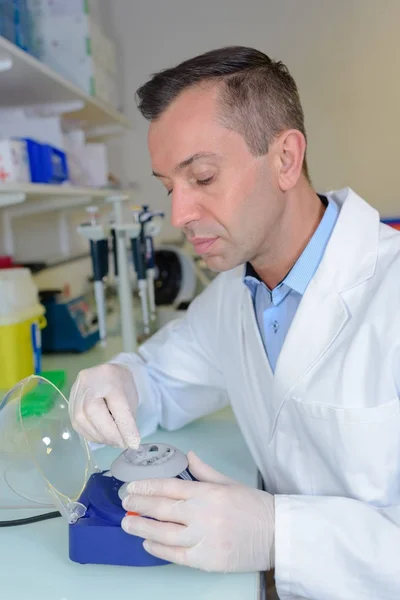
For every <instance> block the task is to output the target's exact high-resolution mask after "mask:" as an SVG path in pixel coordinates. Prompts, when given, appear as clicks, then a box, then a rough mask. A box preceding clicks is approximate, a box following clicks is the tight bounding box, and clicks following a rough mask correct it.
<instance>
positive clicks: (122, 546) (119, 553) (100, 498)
mask: <svg viewBox="0 0 400 600" xmlns="http://www.w3.org/2000/svg"><path fill="white" fill-rule="evenodd" d="M121 485H122V482H121V481H119V480H118V479H115V478H114V477H110V476H108V475H105V474H104V473H94V474H93V475H92V476H91V477H90V479H89V481H88V483H87V485H86V487H85V489H84V491H83V493H82V495H81V497H80V502H81V503H82V504H84V506H86V507H87V511H86V514H85V516H84V517H81V518H80V519H79V520H78V521H77V522H76V523H74V524H73V525H70V526H69V557H70V559H71V560H72V561H74V562H77V563H83V564H101V565H120V566H127V567H128V566H131V567H153V566H157V565H165V564H168V563H167V562H166V561H164V560H160V559H159V558H156V557H154V556H152V555H151V554H149V553H148V552H146V550H145V549H144V548H143V539H142V538H139V537H136V536H133V535H129V534H128V533H125V531H124V530H123V529H122V527H121V521H122V519H123V518H124V516H125V514H126V511H125V510H124V508H123V507H122V505H121V500H120V498H119V496H118V490H119V488H120V487H121Z"/></svg>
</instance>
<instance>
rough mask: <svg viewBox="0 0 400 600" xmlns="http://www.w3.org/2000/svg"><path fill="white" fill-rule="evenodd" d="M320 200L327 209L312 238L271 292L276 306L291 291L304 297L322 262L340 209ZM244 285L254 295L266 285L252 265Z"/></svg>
mask: <svg viewBox="0 0 400 600" xmlns="http://www.w3.org/2000/svg"><path fill="white" fill-rule="evenodd" d="M320 198H321V201H322V202H324V201H325V202H324V204H326V202H327V208H326V210H325V212H324V214H323V216H322V219H321V221H320V223H319V225H318V227H317V229H316V230H315V232H314V234H313V236H312V238H311V239H310V241H309V242H308V244H307V246H306V247H305V248H304V250H303V252H302V253H301V255H300V256H299V258H298V259H297V261H296V263H295V264H294V265H293V267H292V269H291V270H290V271H289V273H288V274H287V275H286V277H285V278H284V279H283V281H282V282H281V283H280V284H279V285H278V286H276V288H275V289H274V290H272V292H271V290H269V291H270V292H271V294H272V299H273V301H274V304H278V303H279V302H281V301H282V300H283V299H284V298H285V297H286V296H287V294H288V293H289V292H290V290H294V291H296V292H298V293H299V294H301V295H303V294H304V292H305V291H306V289H307V286H308V284H309V283H310V281H311V279H312V277H313V275H314V273H315V272H316V270H317V268H318V266H319V264H320V262H321V259H322V256H323V254H324V252H325V248H326V246H327V244H328V241H329V238H330V236H331V233H332V231H333V229H334V227H335V223H336V220H337V217H338V214H339V208H338V206H337V204H336V203H335V202H334V201H333V200H329V201H327V200H326V198H325V197H324V196H323V197H321V196H320ZM244 283H245V284H246V285H247V287H248V288H249V289H250V291H251V292H252V294H254V293H255V290H256V288H257V287H258V285H259V284H262V285H265V284H264V283H263V282H262V281H261V280H260V278H259V276H258V274H257V273H256V271H255V270H254V269H253V267H252V266H251V265H250V263H247V264H246V269H245V275H244ZM265 287H267V286H265ZM267 289H268V288H267ZM278 289H279V292H278ZM274 295H276V296H277V297H276V299H275V298H274Z"/></svg>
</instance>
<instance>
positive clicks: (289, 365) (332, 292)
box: [275, 188, 379, 400]
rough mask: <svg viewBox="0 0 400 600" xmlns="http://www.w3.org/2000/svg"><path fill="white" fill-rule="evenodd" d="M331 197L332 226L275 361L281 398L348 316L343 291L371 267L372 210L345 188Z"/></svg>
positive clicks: (375, 225)
mask: <svg viewBox="0 0 400 600" xmlns="http://www.w3.org/2000/svg"><path fill="white" fill-rule="evenodd" d="M328 196H329V194H328ZM333 197H334V199H335V201H337V202H338V203H339V204H340V205H341V211H340V215H339V218H338V221H337V223H336V227H335V229H334V231H333V233H332V236H331V239H330V241H329V243H328V246H327V248H326V251H325V255H324V257H323V259H322V261H321V264H320V266H319V268H318V270H317V272H316V274H315V275H314V277H313V279H312V281H311V282H310V284H309V286H308V288H307V290H306V292H305V294H304V296H303V299H302V301H301V303H300V306H299V308H298V310H297V313H296V315H295V317H294V319H293V322H292V325H291V327H290V329H289V332H288V334H287V337H286V340H285V343H284V345H283V347H282V350H281V354H280V356H279V359H278V362H277V365H276V370H275V392H276V393H277V394H278V397H280V398H281V399H282V400H284V398H285V397H286V396H287V395H288V394H289V393H290V391H291V390H292V389H293V387H294V386H295V384H296V382H298V381H299V380H300V379H301V378H302V377H303V376H304V375H305V374H306V373H307V372H308V371H309V370H310V369H312V368H313V367H314V366H315V365H316V364H317V363H318V361H319V360H320V359H321V358H322V356H323V355H324V353H325V352H326V351H327V350H328V349H329V347H330V346H331V345H332V344H333V342H334V341H335V339H336V338H337V336H338V335H339V334H340V333H341V332H342V331H343V329H344V327H345V326H346V323H347V322H348V321H349V319H350V313H349V311H348V309H347V304H346V302H345V296H346V291H347V290H349V289H350V288H354V287H355V286H357V285H359V284H360V283H362V282H364V281H366V279H368V278H369V277H371V276H372V275H373V272H374V269H375V265H376V260H377V247H378V236H379V215H378V213H377V211H375V209H373V208H371V207H370V206H369V205H368V204H366V203H365V202H364V201H363V200H362V199H361V198H359V197H358V196H357V195H356V194H355V193H354V192H353V191H352V190H350V189H348V188H347V189H346V190H342V192H340V193H339V194H336V195H334V196H333Z"/></svg>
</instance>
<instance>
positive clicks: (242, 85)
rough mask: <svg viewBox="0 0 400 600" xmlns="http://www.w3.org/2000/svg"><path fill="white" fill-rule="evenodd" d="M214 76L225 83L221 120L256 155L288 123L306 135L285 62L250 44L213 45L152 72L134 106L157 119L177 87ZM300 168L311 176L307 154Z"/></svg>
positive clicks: (137, 93) (263, 151)
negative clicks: (207, 49)
mask: <svg viewBox="0 0 400 600" xmlns="http://www.w3.org/2000/svg"><path fill="white" fill-rule="evenodd" d="M213 81H215V82H216V83H217V82H221V83H222V84H223V85H222V87H221V93H220V109H221V113H220V116H221V120H222V123H223V124H224V126H225V127H228V128H229V129H232V130H235V131H237V132H238V133H240V134H241V135H243V137H244V139H245V140H246V142H247V145H248V147H249V148H250V150H251V152H253V154H255V155H256V156H260V155H263V154H266V153H267V152H268V149H269V145H270V143H271V142H272V140H273V139H274V137H276V136H277V135H278V134H279V133H281V132H282V131H284V130H286V129H297V130H299V131H301V133H302V134H303V135H304V137H305V139H307V136H306V131H305V126H304V113H303V108H302V106H301V102H300V97H299V93H298V90H297V86H296V83H295V81H294V79H293V77H292V76H291V75H290V73H289V70H288V68H287V67H286V66H285V65H284V64H283V63H282V62H280V61H275V60H272V59H271V58H269V56H267V55H266V54H264V53H263V52H260V51H259V50H255V49H254V48H246V47H243V46H228V47H225V48H220V49H217V50H211V51H210V52H206V53H204V54H201V55H199V56H196V57H194V58H190V59H189V60H186V61H184V62H182V63H181V64H179V65H178V66H176V67H172V68H169V69H165V70H163V71H160V72H159V73H155V74H154V75H153V76H152V78H151V79H150V80H149V81H148V82H147V83H145V84H144V85H142V86H141V87H140V88H139V89H138V90H137V92H136V98H137V103H138V108H139V110H140V112H141V113H142V115H143V116H144V117H145V118H146V119H148V120H150V121H154V120H157V119H158V117H160V115H161V114H162V113H163V112H164V111H165V110H166V109H167V108H168V106H169V105H170V104H171V103H172V102H173V100H175V99H176V98H177V96H178V95H179V94H180V93H181V92H183V91H184V90H186V89H188V88H190V87H194V86H196V85H199V84H202V83H207V82H213ZM303 172H304V174H305V176H306V177H307V179H308V180H309V179H310V178H309V173H308V167H307V160H306V157H304V163H303Z"/></svg>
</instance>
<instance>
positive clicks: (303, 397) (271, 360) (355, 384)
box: [70, 47, 400, 600]
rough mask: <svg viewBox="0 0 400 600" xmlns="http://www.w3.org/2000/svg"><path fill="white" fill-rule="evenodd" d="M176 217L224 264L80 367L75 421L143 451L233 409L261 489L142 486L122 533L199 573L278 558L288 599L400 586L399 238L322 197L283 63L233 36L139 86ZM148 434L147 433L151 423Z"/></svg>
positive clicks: (157, 168) (354, 205)
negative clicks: (159, 431) (150, 439)
mask: <svg viewBox="0 0 400 600" xmlns="http://www.w3.org/2000/svg"><path fill="white" fill-rule="evenodd" d="M138 98H139V108H140V110H141V112H142V114H143V115H144V116H145V117H146V118H147V119H148V120H149V121H150V129H149V139H148V141H149V149H150V155H151V160H152V166H153V171H154V173H153V174H154V175H155V177H157V178H158V179H159V180H160V181H161V183H162V184H163V185H164V186H165V188H166V190H167V192H168V194H169V196H170V198H171V203H172V222H173V224H174V225H175V226H176V227H179V228H182V229H183V231H184V232H185V234H186V236H187V239H188V240H189V241H190V242H191V243H192V244H193V245H194V248H195V250H196V251H197V252H198V253H200V254H201V255H202V256H203V258H204V260H205V261H206V263H207V265H208V267H210V268H211V269H213V270H215V271H221V272H222V273H221V274H220V275H219V276H218V277H217V278H216V279H215V280H214V281H213V283H212V284H211V285H210V286H209V287H208V288H207V289H206V290H205V292H203V294H201V296H199V297H198V298H197V299H196V300H195V301H194V302H193V303H192V304H191V306H190V307H189V309H188V311H187V315H186V317H185V318H183V319H182V320H180V321H177V322H174V323H171V324H169V325H168V326H167V327H165V328H163V329H162V330H161V331H159V332H158V333H157V334H156V335H155V336H153V338H151V339H150V340H149V341H148V342H146V343H145V344H144V345H143V346H142V347H141V349H140V351H139V353H138V355H124V354H123V355H120V356H118V357H116V359H115V360H114V361H112V364H107V365H102V366H99V367H95V368H93V369H89V370H86V371H83V372H81V374H80V375H79V377H78V379H77V381H76V382H75V384H74V387H73V390H72V392H71V404H70V410H71V417H72V421H73V424H74V426H75V427H76V429H77V430H78V431H80V432H81V433H82V434H83V435H85V436H86V438H87V439H89V440H94V441H98V442H103V443H107V444H113V445H119V446H131V447H137V445H138V443H139V440H140V436H139V433H138V429H137V426H136V422H135V414H136V410H137V408H138V405H139V408H138V417H139V416H140V422H141V423H142V424H143V425H141V428H142V427H143V428H142V431H145V430H146V431H150V430H154V429H155V428H156V427H157V425H158V424H161V425H162V426H164V427H166V428H170V429H174V428H178V427H181V426H183V425H185V424H186V423H188V422H190V421H192V420H193V419H196V418H198V417H200V416H202V415H205V414H206V413H210V412H211V411H214V410H217V409H219V408H221V407H223V406H225V405H227V404H228V403H230V404H231V405H232V408H233V410H234V412H235V415H236V417H237V420H238V423H239V425H240V427H241V430H242V432H243V435H244V437H245V439H246V441H247V444H248V446H249V448H250V450H251V452H252V455H253V457H254V460H255V461H256V463H257V466H258V468H259V470H260V472H261V474H262V476H263V479H264V483H265V490H267V491H260V490H255V489H250V488H247V487H245V486H243V485H240V484H238V483H235V482H232V481H231V480H228V479H227V478H226V477H225V476H223V475H221V474H219V473H216V472H215V471H213V470H212V469H211V467H208V466H207V465H204V464H203V463H202V462H201V461H200V459H198V458H197V457H196V456H194V455H193V454H190V455H189V460H190V465H189V467H190V469H191V470H192V471H193V473H194V475H195V476H196V477H197V478H198V479H199V480H200V481H201V482H200V483H196V482H188V481H178V480H171V481H155V480H154V481H146V482H139V483H134V484H131V485H130V487H129V495H128V496H127V498H126V499H125V501H124V506H125V507H126V509H128V510H132V511H135V512H137V513H139V514H142V515H147V516H150V517H154V518H155V519H156V520H149V519H145V518H142V517H128V518H126V519H125V520H124V522H123V527H124V529H125V530H126V531H127V532H129V533H132V534H137V535H140V536H142V537H144V538H145V539H146V542H145V547H146V548H147V550H148V551H149V552H150V553H153V554H155V555H156V556H159V557H162V558H165V559H167V560H171V561H174V562H177V563H180V564H185V565H189V566H192V567H197V568H200V569H205V570H222V571H246V570H269V569H271V568H273V567H275V578H276V583H277V590H278V593H279V595H280V597H281V598H308V599H315V600H328V599H329V600H330V599H334V598H335V599H344V598H351V599H353V598H354V599H357V600H361V598H363V599H365V598H368V599H374V600H377V599H378V598H379V599H380V600H383V599H386V598H387V599H389V598H398V597H400V568H399V562H398V554H399V550H400V409H399V391H400V276H399V274H400V236H399V234H398V233H397V232H396V231H394V230H392V229H390V228H388V227H387V226H384V225H382V224H380V221H379V215H378V213H377V211H376V210H374V209H373V208H372V207H371V206H369V205H368V204H367V203H366V202H364V201H363V200H362V199H361V198H359V197H358V196H357V195H356V194H355V193H354V192H353V191H352V190H351V189H344V190H341V191H338V192H331V193H329V194H326V196H322V195H320V196H318V195H317V194H316V193H315V191H314V190H313V188H312V186H311V183H310V179H309V175H308V170H307V164H306V134H305V128H304V119H303V111H302V107H301V104H300V100H299V96H298V92H297V88H296V85H295V82H294V80H293V79H292V77H291V75H290V74H289V72H288V70H287V69H286V67H285V66H284V65H283V64H282V63H280V62H275V61H273V60H271V59H270V58H268V57H267V56H265V55H264V54H262V53H261V52H258V51H256V50H253V49H249V48H242V47H232V48H223V49H220V50H215V51H212V52H209V53H206V54H204V55H202V56H198V57H196V58H194V59H191V60H188V61H186V62H184V63H183V64H181V65H179V66H177V67H175V68H172V69H168V70H166V71H164V72H161V73H158V74H156V75H154V76H153V77H152V79H151V80H150V81H149V82H148V83H146V84H145V85H144V86H142V87H141V88H140V89H139V91H138ZM145 428H147V429H145Z"/></svg>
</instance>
